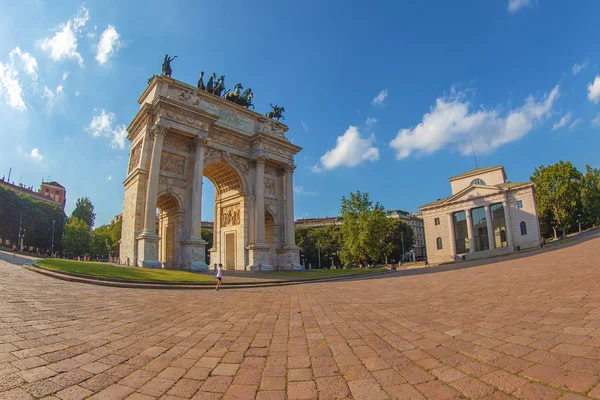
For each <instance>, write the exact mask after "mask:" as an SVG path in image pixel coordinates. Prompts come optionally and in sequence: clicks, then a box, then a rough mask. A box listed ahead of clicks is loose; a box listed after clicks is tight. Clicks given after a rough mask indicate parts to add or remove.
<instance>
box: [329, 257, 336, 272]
mask: <svg viewBox="0 0 600 400" xmlns="http://www.w3.org/2000/svg"><path fill="white" fill-rule="evenodd" d="M329 259H330V260H331V269H335V267H334V265H333V257H329Z"/></svg>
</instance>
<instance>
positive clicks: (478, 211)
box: [471, 207, 490, 251]
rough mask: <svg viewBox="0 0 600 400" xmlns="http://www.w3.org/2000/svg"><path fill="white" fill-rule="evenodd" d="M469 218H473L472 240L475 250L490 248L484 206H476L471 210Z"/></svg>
mask: <svg viewBox="0 0 600 400" xmlns="http://www.w3.org/2000/svg"><path fill="white" fill-rule="evenodd" d="M471 219H472V220H473V240H474V241H475V251H483V250H489V249H490V242H489V240H488V234H489V233H488V230H487V216H486V215H485V208H484V207H478V208H474V209H472V210H471Z"/></svg>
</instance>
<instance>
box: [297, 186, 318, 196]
mask: <svg viewBox="0 0 600 400" xmlns="http://www.w3.org/2000/svg"><path fill="white" fill-rule="evenodd" d="M294 193H296V194H297V195H299V196H315V195H317V192H310V191H307V190H304V186H294Z"/></svg>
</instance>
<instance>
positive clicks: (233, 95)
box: [225, 83, 244, 103]
mask: <svg viewBox="0 0 600 400" xmlns="http://www.w3.org/2000/svg"><path fill="white" fill-rule="evenodd" d="M243 88H244V87H243V86H242V84H241V83H236V84H235V86H234V87H233V92H230V91H227V93H225V100H228V101H231V102H232V103H235V102H236V101H237V99H239V97H240V90H241V89H243Z"/></svg>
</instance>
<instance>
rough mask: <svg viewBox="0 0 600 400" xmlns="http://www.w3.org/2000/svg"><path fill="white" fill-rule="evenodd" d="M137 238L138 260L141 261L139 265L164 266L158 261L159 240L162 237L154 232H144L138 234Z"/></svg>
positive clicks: (149, 266) (144, 266) (147, 266)
mask: <svg viewBox="0 0 600 400" xmlns="http://www.w3.org/2000/svg"><path fill="white" fill-rule="evenodd" d="M136 239H137V247H138V249H137V253H138V261H139V262H141V265H139V266H140V267H143V268H162V264H161V262H160V261H158V241H159V240H160V237H159V236H158V235H157V234H156V233H154V232H144V233H142V234H141V235H138V237H137V238H136ZM136 264H137V263H136Z"/></svg>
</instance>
